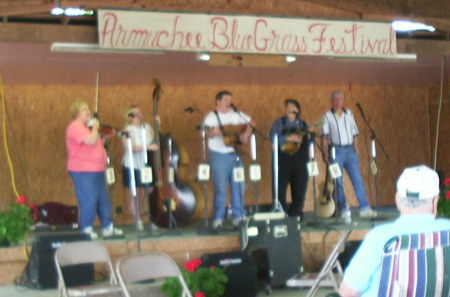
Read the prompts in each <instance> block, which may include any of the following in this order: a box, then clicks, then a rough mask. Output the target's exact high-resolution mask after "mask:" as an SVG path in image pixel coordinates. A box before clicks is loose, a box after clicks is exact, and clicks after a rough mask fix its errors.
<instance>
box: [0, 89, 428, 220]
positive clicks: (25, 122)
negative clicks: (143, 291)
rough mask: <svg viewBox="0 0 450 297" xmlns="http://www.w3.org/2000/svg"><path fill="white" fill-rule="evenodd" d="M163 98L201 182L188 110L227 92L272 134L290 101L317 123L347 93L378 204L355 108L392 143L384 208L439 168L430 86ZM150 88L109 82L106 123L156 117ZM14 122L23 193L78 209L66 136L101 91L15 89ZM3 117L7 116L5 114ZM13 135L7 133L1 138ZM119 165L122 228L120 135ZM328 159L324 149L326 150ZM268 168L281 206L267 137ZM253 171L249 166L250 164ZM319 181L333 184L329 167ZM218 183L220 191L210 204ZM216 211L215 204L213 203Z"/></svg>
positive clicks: (2, 164) (114, 142)
mask: <svg viewBox="0 0 450 297" xmlns="http://www.w3.org/2000/svg"><path fill="white" fill-rule="evenodd" d="M162 86H163V92H164V93H163V95H162V97H161V102H160V117H161V120H162V132H171V133H172V134H173V137H174V139H175V141H176V142H177V143H179V144H181V145H183V146H185V147H186V149H187V151H188V153H189V156H190V163H189V164H188V166H187V167H186V168H185V169H186V170H187V173H188V174H189V177H190V180H191V181H193V180H194V178H195V167H196V165H197V164H198V162H199V160H200V156H201V151H200V149H201V145H200V137H199V134H198V132H197V131H196V129H195V127H196V126H197V125H198V124H199V123H200V122H201V115H200V114H192V115H190V114H187V113H185V112H183V110H184V109H185V108H186V107H187V106H196V107H197V108H199V109H200V110H202V111H203V112H205V113H206V112H207V111H208V110H210V109H212V108H213V107H214V96H215V94H216V93H217V91H219V90H222V89H228V90H230V91H232V92H233V93H234V94H235V96H234V102H235V104H236V105H237V106H239V108H240V109H241V110H243V111H244V112H246V113H248V114H250V115H252V116H253V118H254V120H255V121H256V123H257V127H258V128H259V129H260V130H261V131H262V132H263V133H264V134H265V135H267V134H268V132H269V130H270V127H271V125H272V123H273V121H274V120H275V119H276V118H277V117H279V116H280V115H282V114H283V111H284V107H283V101H284V99H285V98H287V97H293V98H297V99H299V100H300V102H301V104H302V107H303V116H304V118H305V119H306V120H307V121H308V122H309V123H311V122H314V121H316V120H317V119H319V118H320V117H321V115H322V113H323V112H324V111H325V110H326V109H327V108H329V100H328V97H329V93H330V92H331V91H332V90H334V89H343V90H344V92H345V94H346V103H347V106H348V107H350V108H351V109H352V110H353V112H354V114H355V117H356V120H357V122H358V124H359V128H360V141H359V148H358V149H359V151H360V159H361V167H362V171H363V175H364V178H365V182H366V188H367V192H368V194H369V197H370V201H371V202H372V203H374V201H375V195H374V180H373V177H372V176H371V175H370V172H369V157H368V153H369V151H370V140H369V138H370V133H369V131H368V130H367V129H366V128H364V124H363V122H362V118H361V116H360V114H359V112H358V110H357V108H356V106H355V103H356V102H359V103H361V105H362V106H363V108H364V109H365V112H366V115H367V117H368V119H369V120H370V122H371V123H372V125H373V127H374V129H375V130H376V132H377V133H378V136H379V138H380V139H381V141H382V142H383V143H384V145H385V148H386V150H387V152H388V153H389V155H390V161H387V159H386V158H385V157H384V156H383V154H382V152H381V150H380V149H379V150H378V159H377V161H378V167H379V185H380V186H379V190H380V198H381V201H382V204H383V205H392V204H394V200H393V197H394V193H395V186H394V184H395V180H396V178H397V176H398V174H399V173H400V172H401V170H402V168H403V167H405V166H407V165H412V164H418V163H425V164H430V136H429V119H428V113H426V112H424V110H428V101H427V100H428V99H427V88H426V87H420V86H387V85H379V86H360V85H354V86H351V85H334V86H331V85H326V86H303V85H300V84H298V85H279V84H276V85H196V86H166V85H164V81H163V82H162ZM152 89H153V87H152V86H151V85H150V84H149V85H136V86H134V85H128V86H125V85H117V86H102V85H100V103H99V108H100V116H101V119H102V121H103V123H105V124H109V125H112V126H115V127H123V113H124V110H125V108H126V107H127V106H128V105H130V104H138V105H140V106H142V109H143V112H144V116H145V117H146V118H147V120H150V119H151V117H150V115H151V109H152V107H151V106H152V105H151V92H152ZM5 95H6V105H7V118H6V119H7V125H8V134H7V136H8V137H7V139H8V142H9V147H10V152H11V157H12V163H13V165H14V170H15V177H16V184H17V188H18V191H19V192H20V193H23V194H25V195H26V196H28V197H29V199H30V200H32V201H34V202H36V203H38V204H42V203H44V202H47V201H57V202H62V203H66V204H76V199H75V196H74V191H73V188H72V184H71V181H70V178H69V176H68V174H67V173H66V150H65V144H64V134H65V129H66V126H67V124H68V123H69V122H70V120H71V118H70V114H69V106H70V105H71V103H72V102H73V101H75V100H76V99H78V98H82V99H86V100H87V101H89V102H90V103H92V105H93V101H94V100H93V98H94V86H92V85H6V86H5ZM2 119H3V116H2ZM1 134H2V137H3V132H1ZM110 147H111V160H112V162H113V164H114V167H115V169H116V179H117V180H118V182H117V183H116V185H115V186H114V189H113V200H114V202H115V205H116V206H122V207H123V208H124V214H119V215H117V221H118V222H119V223H125V222H131V217H130V215H129V214H128V211H127V205H128V204H127V198H126V192H125V190H124V188H123V186H122V184H121V172H120V163H121V158H122V154H123V147H122V144H121V141H120V139H119V138H117V137H114V138H112V139H111V146H110ZM316 153H317V155H318V156H319V155H320V154H319V151H318V150H317V151H316ZM258 161H259V163H260V164H261V165H262V172H263V177H262V182H261V183H260V184H259V189H260V198H259V200H260V202H261V203H270V202H271V172H270V170H271V146H270V144H269V143H268V142H264V141H262V140H261V139H258ZM247 164H248V160H247ZM319 166H320V169H321V170H322V172H321V175H320V178H319V179H318V183H319V182H320V181H321V180H322V179H323V176H324V171H323V169H324V167H323V164H322V161H321V160H320V157H319ZM0 168H2V174H1V175H0V193H1V194H0V195H1V200H2V201H10V200H13V199H14V198H15V197H14V194H13V192H12V190H11V186H10V183H11V180H10V176H9V171H8V166H7V162H6V157H5V150H4V149H3V147H2V149H1V150H0ZM247 185H248V186H247V188H246V203H247V204H250V203H252V199H253V187H252V186H251V185H249V184H247ZM211 191H212V186H211V187H210V195H209V199H210V200H211V199H212V195H211ZM345 191H346V193H348V196H349V201H350V204H352V205H356V198H355V197H354V194H353V190H352V187H351V184H350V182H349V181H348V179H347V181H346V183H345ZM312 201H313V195H312V183H311V182H310V187H309V189H308V196H307V203H306V209H307V210H312V209H313V202H312ZM210 205H211V203H210Z"/></svg>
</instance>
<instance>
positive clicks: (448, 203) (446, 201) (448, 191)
mask: <svg viewBox="0 0 450 297" xmlns="http://www.w3.org/2000/svg"><path fill="white" fill-rule="evenodd" d="M437 209H438V216H440V217H447V218H450V178H447V179H445V180H444V187H443V188H442V190H441V193H440V195H439V201H438V205H437Z"/></svg>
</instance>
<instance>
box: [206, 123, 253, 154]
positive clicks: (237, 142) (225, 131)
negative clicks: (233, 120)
mask: <svg viewBox="0 0 450 297" xmlns="http://www.w3.org/2000/svg"><path fill="white" fill-rule="evenodd" d="M214 128H215V127H210V126H204V129H206V130H212V129H214ZM245 129H247V124H242V125H225V126H222V127H220V130H221V131H222V136H223V142H224V143H225V145H226V146H231V147H233V148H234V150H235V151H236V152H237V153H238V154H239V155H242V154H245V155H248V154H250V144H249V143H243V142H242V141H241V139H240V138H241V134H242V133H244V132H245Z"/></svg>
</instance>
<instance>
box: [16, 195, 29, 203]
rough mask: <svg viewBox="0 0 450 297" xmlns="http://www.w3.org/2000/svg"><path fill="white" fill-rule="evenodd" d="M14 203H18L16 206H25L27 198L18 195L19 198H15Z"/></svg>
mask: <svg viewBox="0 0 450 297" xmlns="http://www.w3.org/2000/svg"><path fill="white" fill-rule="evenodd" d="M16 203H18V204H26V203H27V198H25V196H24V195H20V196H19V197H17V198H16Z"/></svg>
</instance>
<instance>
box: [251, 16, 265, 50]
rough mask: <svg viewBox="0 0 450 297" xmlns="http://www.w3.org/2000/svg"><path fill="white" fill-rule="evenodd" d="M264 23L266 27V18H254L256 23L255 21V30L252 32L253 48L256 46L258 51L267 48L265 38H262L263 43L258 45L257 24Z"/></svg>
mask: <svg viewBox="0 0 450 297" xmlns="http://www.w3.org/2000/svg"><path fill="white" fill-rule="evenodd" d="M260 24H261V25H264V28H267V21H266V20H263V19H259V20H256V23H255V30H254V31H253V34H254V35H255V48H256V50H258V51H265V50H267V38H262V40H263V45H261V46H260V45H258V35H259V34H258V33H259V30H258V28H259V25H260Z"/></svg>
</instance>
